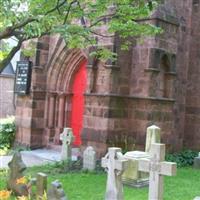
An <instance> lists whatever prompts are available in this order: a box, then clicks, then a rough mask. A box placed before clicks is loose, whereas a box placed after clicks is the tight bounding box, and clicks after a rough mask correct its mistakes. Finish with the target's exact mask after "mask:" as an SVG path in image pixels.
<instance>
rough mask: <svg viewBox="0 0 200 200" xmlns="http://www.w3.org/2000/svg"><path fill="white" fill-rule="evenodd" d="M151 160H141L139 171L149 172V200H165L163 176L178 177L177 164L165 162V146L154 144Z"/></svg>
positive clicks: (151, 149) (151, 150)
mask: <svg viewBox="0 0 200 200" xmlns="http://www.w3.org/2000/svg"><path fill="white" fill-rule="evenodd" d="M150 156H151V159H141V160H140V161H139V170H140V171H144V172H149V176H150V177H149V200H163V176H164V175H166V176H175V175H176V168H177V166H176V163H173V162H165V161H164V159H165V145H164V144H156V143H154V144H152V145H151V148H150Z"/></svg>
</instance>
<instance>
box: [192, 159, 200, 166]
mask: <svg viewBox="0 0 200 200" xmlns="http://www.w3.org/2000/svg"><path fill="white" fill-rule="evenodd" d="M193 167H194V168H195V169H200V157H195V158H194V165H193Z"/></svg>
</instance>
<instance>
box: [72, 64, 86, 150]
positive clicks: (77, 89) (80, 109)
mask: <svg viewBox="0 0 200 200" xmlns="http://www.w3.org/2000/svg"><path fill="white" fill-rule="evenodd" d="M85 89H86V61H84V62H82V63H81V64H80V68H79V69H78V71H77V72H76V74H75V76H74V81H73V87H72V93H73V97H72V111H71V127H72V130H73V133H74V135H75V142H74V144H75V145H77V146H79V145H81V136H80V135H81V130H82V125H83V114H84V95H83V94H84V92H85Z"/></svg>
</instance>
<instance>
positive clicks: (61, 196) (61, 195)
mask: <svg viewBox="0 0 200 200" xmlns="http://www.w3.org/2000/svg"><path fill="white" fill-rule="evenodd" d="M47 199H48V200H67V197H66V195H65V192H64V190H63V188H62V185H61V183H60V182H59V181H58V180H56V181H54V182H52V183H51V188H50V189H49V190H48V191H47Z"/></svg>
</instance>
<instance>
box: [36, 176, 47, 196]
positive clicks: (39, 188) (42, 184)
mask: <svg viewBox="0 0 200 200" xmlns="http://www.w3.org/2000/svg"><path fill="white" fill-rule="evenodd" d="M45 192H47V175H46V174H44V173H38V174H37V181H36V194H37V197H42V196H43V195H44V193H45Z"/></svg>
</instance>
